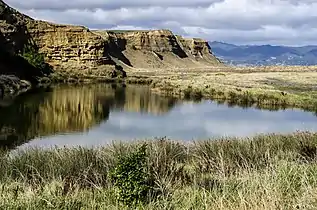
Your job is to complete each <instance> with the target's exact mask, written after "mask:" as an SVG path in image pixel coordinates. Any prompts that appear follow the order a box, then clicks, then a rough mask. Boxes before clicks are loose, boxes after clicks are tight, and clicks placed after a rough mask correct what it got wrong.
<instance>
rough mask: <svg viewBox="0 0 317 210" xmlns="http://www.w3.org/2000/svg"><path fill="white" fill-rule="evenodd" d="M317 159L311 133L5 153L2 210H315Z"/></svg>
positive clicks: (0, 172)
mask: <svg viewBox="0 0 317 210" xmlns="http://www.w3.org/2000/svg"><path fill="white" fill-rule="evenodd" d="M144 143H146V144H144ZM142 145H146V146H143V147H142ZM140 146H141V147H140ZM140 148H143V150H142V149H140ZM316 158H317V134H316V133H308V132H303V133H295V134H292V135H275V134H272V135H260V136H256V137H254V138H250V139H236V138H229V139H227V138H223V139H213V140H206V141H197V142H192V143H187V144H186V143H181V142H175V141H171V140H168V139H165V138H162V139H155V140H151V141H150V140H148V141H140V142H133V143H120V142H116V143H113V144H111V145H108V146H106V147H103V148H95V149H87V148H80V147H78V148H69V149H68V148H54V149H50V150H41V149H28V150H26V151H14V152H9V153H8V152H5V151H3V152H2V153H1V155H0V209H19V208H20V209H80V208H82V209H130V208H131V206H134V207H135V208H138V209H315V208H317V195H316V193H315V192H316V190H317V164H316ZM111 174H112V175H111ZM135 178H137V179H135ZM149 180H151V182H148V181H149ZM129 181H132V182H131V183H129ZM124 186H127V187H128V188H125V187H124ZM148 186H150V188H147V187H148ZM120 189H121V194H122V192H124V191H122V190H126V189H129V190H130V191H129V192H127V193H126V194H122V196H123V197H124V196H126V195H131V197H129V199H130V198H132V200H133V201H136V200H138V199H146V202H121V201H122V199H121V200H120V198H122V197H120V196H121V194H120V196H119V199H118V190H120ZM148 189H151V190H150V191H148ZM129 193H130V194H129ZM138 193H141V194H138ZM144 193H145V194H147V195H146V196H145V194H144ZM151 193H152V194H151ZM140 195H142V196H141V197H140ZM129 199H128V201H129Z"/></svg>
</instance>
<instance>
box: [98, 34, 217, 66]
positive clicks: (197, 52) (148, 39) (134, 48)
mask: <svg viewBox="0 0 317 210" xmlns="http://www.w3.org/2000/svg"><path fill="white" fill-rule="evenodd" d="M93 32H94V33H96V34H98V35H100V36H102V37H103V38H104V40H105V41H106V51H107V52H108V54H109V55H110V56H111V57H112V58H113V60H115V61H116V62H117V63H120V64H123V65H125V66H128V67H134V68H170V67H173V68H175V67H176V68H177V67H197V66H211V65H213V66H214V65H222V64H221V62H220V61H219V60H218V59H217V58H216V57H215V56H214V55H213V54H212V53H211V52H210V47H209V45H208V42H207V41H204V40H202V39H185V38H183V37H181V36H175V35H174V34H173V33H172V32H171V31H169V30H151V31H99V30H97V31H93Z"/></svg>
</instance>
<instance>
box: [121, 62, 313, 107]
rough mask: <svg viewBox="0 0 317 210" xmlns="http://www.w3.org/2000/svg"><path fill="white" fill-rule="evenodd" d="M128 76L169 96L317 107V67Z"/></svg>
mask: <svg viewBox="0 0 317 210" xmlns="http://www.w3.org/2000/svg"><path fill="white" fill-rule="evenodd" d="M127 75H128V80H130V81H131V82H133V81H136V82H137V83H140V81H142V80H143V81H147V80H148V81H147V83H150V82H149V80H151V85H152V87H153V89H154V90H156V91H157V92H160V93H162V94H166V95H175V96H182V97H186V98H193V99H201V98H207V99H215V100H218V101H222V102H227V103H229V104H239V105H245V106H259V107H274V106H279V107H298V108H303V109H307V110H311V111H316V110H317V97H316V96H317V85H316V81H317V67H316V66H303V67H299V66H298V67H297V66H284V67H283V66H280V67H279V66H271V67H270V66H266V67H206V68H195V69H165V70H163V69H157V70H153V69H151V70H146V69H131V70H127ZM129 76H130V78H129Z"/></svg>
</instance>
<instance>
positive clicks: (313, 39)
mask: <svg viewBox="0 0 317 210" xmlns="http://www.w3.org/2000/svg"><path fill="white" fill-rule="evenodd" d="M6 3H8V4H9V5H10V6H12V7H14V8H16V9H18V10H19V11H21V12H23V13H25V14H27V15H29V16H31V17H33V18H35V19H42V20H47V21H51V22H56V23H67V24H76V25H84V26H87V27H89V28H91V29H129V30H132V29H161V28H163V29H170V30H172V31H173V32H174V33H175V34H179V35H183V36H185V37H199V38H204V39H207V40H209V41H224V42H229V43H234V44H272V45H289V46H302V45H316V44H317V24H316V23H317V13H316V11H317V0H139V1H137V0H134V1H133V0H6Z"/></svg>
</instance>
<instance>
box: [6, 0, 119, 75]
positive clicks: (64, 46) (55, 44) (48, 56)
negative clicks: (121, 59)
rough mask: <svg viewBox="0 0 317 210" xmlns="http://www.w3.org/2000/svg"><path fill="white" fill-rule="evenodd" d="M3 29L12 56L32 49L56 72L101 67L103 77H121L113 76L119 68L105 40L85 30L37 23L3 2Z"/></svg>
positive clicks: (7, 47) (43, 22)
mask: <svg viewBox="0 0 317 210" xmlns="http://www.w3.org/2000/svg"><path fill="white" fill-rule="evenodd" d="M0 26H1V27H0V35H1V36H0V38H2V40H1V39H0V44H1V45H2V46H3V48H5V49H6V51H7V52H8V53H11V54H15V55H17V54H20V53H21V52H23V49H24V48H25V47H26V46H32V47H34V48H36V49H38V51H39V53H43V54H44V55H45V61H46V62H47V63H48V64H50V65H51V66H52V67H53V69H54V70H55V71H60V70H63V71H65V70H66V71H67V70H69V71H80V70H82V69H85V70H87V69H96V68H99V69H98V74H99V75H101V74H100V71H104V72H109V74H102V76H107V75H112V76H113V75H115V76H116V75H119V74H112V71H117V70H118V68H117V67H116V66H115V63H114V62H113V61H112V60H111V58H110V56H109V55H108V54H107V53H106V52H105V40H104V39H102V38H101V36H99V35H96V34H94V33H92V32H90V31H89V29H87V28H85V27H82V26H71V25H61V24H54V23H49V22H45V21H38V20H34V19H32V18H30V17H28V16H26V15H24V14H21V13H19V12H18V11H16V10H14V9H13V8H11V7H9V6H8V5H7V4H5V3H4V2H3V1H2V0H0ZM0 71H1V70H0ZM10 71H11V70H10ZM0 73H1V72H0ZM92 74H94V71H92Z"/></svg>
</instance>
